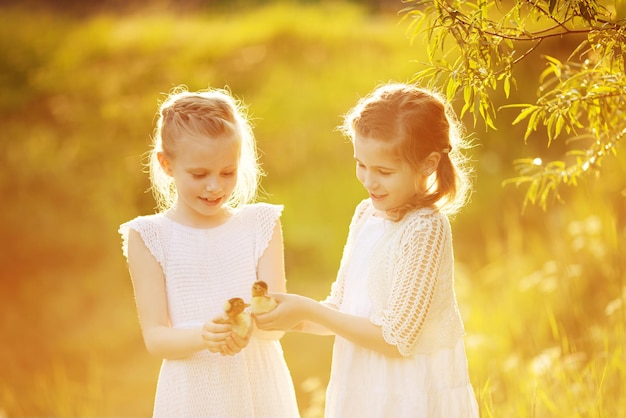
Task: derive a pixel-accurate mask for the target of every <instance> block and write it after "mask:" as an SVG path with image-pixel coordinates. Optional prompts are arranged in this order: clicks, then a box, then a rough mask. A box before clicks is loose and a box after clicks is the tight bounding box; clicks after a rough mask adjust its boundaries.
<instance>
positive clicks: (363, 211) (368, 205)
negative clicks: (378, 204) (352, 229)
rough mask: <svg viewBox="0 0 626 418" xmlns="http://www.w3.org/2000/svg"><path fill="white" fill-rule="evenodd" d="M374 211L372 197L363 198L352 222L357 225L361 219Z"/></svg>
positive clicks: (357, 206) (355, 210)
mask: <svg viewBox="0 0 626 418" xmlns="http://www.w3.org/2000/svg"><path fill="white" fill-rule="evenodd" d="M372 213H374V206H373V205H372V201H371V199H369V198H368V199H363V200H361V201H360V202H359V203H358V204H357V205H356V208H355V209H354V215H352V222H350V224H351V225H355V224H357V223H358V222H359V220H361V219H364V218H365V217H366V216H367V215H371V214H372Z"/></svg>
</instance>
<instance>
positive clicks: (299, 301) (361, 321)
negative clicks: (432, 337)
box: [257, 294, 400, 357]
mask: <svg viewBox="0 0 626 418" xmlns="http://www.w3.org/2000/svg"><path fill="white" fill-rule="evenodd" d="M275 297H276V299H277V300H278V302H279V303H278V306H277V307H276V309H274V310H273V311H272V312H269V313H267V314H264V315H259V316H258V317H257V321H258V323H259V326H260V327H262V328H263V329H283V330H284V329H295V330H301V331H303V332H310V333H316V334H317V333H322V334H326V333H327V332H325V330H327V331H330V332H331V333H333V334H336V335H340V336H341V337H343V338H345V339H347V340H349V341H351V342H353V343H355V344H358V345H360V346H363V347H366V348H369V349H370V350H374V351H378V352H379V353H382V354H384V355H386V356H390V357H400V353H399V352H398V350H397V348H396V347H395V346H394V345H391V344H388V343H387V342H386V341H385V340H384V338H383V335H382V330H381V327H379V326H377V325H374V324H372V323H371V322H370V320H369V319H368V318H364V317H360V316H355V315H350V314H346V313H344V312H341V311H339V310H337V309H334V308H332V307H331V306H329V305H327V304H325V303H320V302H317V301H315V300H313V299H310V298H307V297H304V296H299V295H294V294H280V295H275ZM303 321H307V322H303ZM308 321H310V322H313V323H315V324H317V326H314V325H311V324H310V323H309V322H308ZM301 323H302V324H303V325H302V328H299V325H298V324H301Z"/></svg>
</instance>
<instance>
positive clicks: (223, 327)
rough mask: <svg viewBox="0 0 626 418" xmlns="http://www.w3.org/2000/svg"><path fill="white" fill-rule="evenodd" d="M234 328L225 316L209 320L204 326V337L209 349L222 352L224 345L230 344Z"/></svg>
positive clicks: (213, 351)
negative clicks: (229, 339)
mask: <svg viewBox="0 0 626 418" xmlns="http://www.w3.org/2000/svg"><path fill="white" fill-rule="evenodd" d="M231 333H232V328H231V326H230V324H229V323H228V321H226V319H225V318H224V317H221V316H220V317H216V318H213V319H212V320H210V321H207V322H205V323H204V325H203V326H202V333H201V335H202V339H203V340H204V343H205V344H206V347H207V349H208V350H209V351H210V352H212V353H221V352H222V349H223V347H225V346H227V345H228V341H227V339H228V338H230V335H231Z"/></svg>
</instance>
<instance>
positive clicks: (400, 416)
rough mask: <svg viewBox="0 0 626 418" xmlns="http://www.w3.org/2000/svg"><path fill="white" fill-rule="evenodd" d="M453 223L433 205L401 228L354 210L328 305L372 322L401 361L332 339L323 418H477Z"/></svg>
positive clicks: (365, 206)
mask: <svg viewBox="0 0 626 418" xmlns="http://www.w3.org/2000/svg"><path fill="white" fill-rule="evenodd" d="M452 265H453V254H452V236H451V232H450V225H449V223H448V219H447V217H446V216H445V215H443V214H441V213H439V212H437V211H434V210H430V209H422V210H418V211H415V212H413V213H410V214H408V215H407V216H406V217H405V218H404V219H403V220H402V221H400V222H398V223H396V222H392V221H390V220H385V219H382V218H377V217H375V216H374V208H373V207H372V205H371V202H370V201H369V200H366V201H363V202H362V203H361V204H360V205H359V206H358V207H357V210H356V213H355V216H354V218H353V221H352V224H351V226H350V233H349V236H348V241H347V243H346V247H345V249H344V256H343V258H342V262H341V267H340V270H339V274H338V277H337V280H336V281H335V283H334V284H333V288H332V292H331V295H330V296H329V298H328V299H327V300H326V302H327V303H330V304H331V305H334V306H335V307H337V308H338V309H340V310H341V311H343V312H346V313H350V314H353V315H358V316H362V317H368V318H370V321H371V322H372V323H374V324H376V325H380V326H381V327H382V329H383V336H384V338H385V340H386V341H387V342H388V343H390V344H394V345H396V346H397V347H398V350H399V351H400V353H401V354H402V355H403V357H402V358H391V357H387V356H384V355H383V354H380V353H378V352H376V351H373V350H369V349H366V348H363V347H361V346H358V345H355V344H353V343H351V342H350V341H347V340H345V339H344V338H341V337H338V336H337V337H336V339H335V345H334V348H333V363H332V369H331V376H330V382H329V385H328V390H327V396H326V414H325V417H326V418H345V417H360V418H368V417H372V418H374V417H380V418H386V417H394V418H478V406H477V403H476V399H475V396H474V392H473V389H472V386H471V384H470V380H469V376H468V369H467V359H466V355H465V348H464V344H463V334H464V330H463V324H462V322H461V318H460V315H459V311H458V308H457V303H456V299H455V295H454V289H453V266H452Z"/></svg>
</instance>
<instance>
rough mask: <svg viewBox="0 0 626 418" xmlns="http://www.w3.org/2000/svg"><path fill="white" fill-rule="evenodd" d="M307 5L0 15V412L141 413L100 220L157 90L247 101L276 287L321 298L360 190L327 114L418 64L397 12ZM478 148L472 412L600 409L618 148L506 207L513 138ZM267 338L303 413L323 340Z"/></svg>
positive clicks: (472, 247) (622, 223) (469, 329)
mask: <svg viewBox="0 0 626 418" xmlns="http://www.w3.org/2000/svg"><path fill="white" fill-rule="evenodd" d="M319 3H320V4H316V5H314V6H307V7H304V6H302V5H301V4H300V5H298V6H293V5H286V4H285V2H282V3H281V4H268V5H266V6H265V7H258V8H250V9H246V10H237V11H236V13H233V14H228V13H223V12H212V13H193V14H187V15H186V14H180V13H172V12H171V10H169V9H167V10H165V11H158V10H154V9H148V10H145V11H143V12H142V13H137V14H132V13H131V14H126V13H114V14H113V13H112V14H107V13H102V14H95V15H88V16H81V17H80V18H76V17H72V16H71V15H67V14H63V13H60V14H42V13H38V12H36V11H34V10H30V9H29V10H19V9H18V10H10V9H9V10H4V9H3V10H1V13H0V23H2V24H0V45H2V47H3V53H2V54H0V69H1V70H2V71H0V73H2V75H0V85H1V87H2V91H3V96H2V99H0V109H1V110H2V112H0V125H1V126H2V128H3V129H2V133H1V134H0V163H1V164H2V167H3V170H2V171H1V172H0V193H1V194H2V198H3V202H4V204H3V205H2V207H1V208H0V228H1V230H2V232H3V238H4V243H5V247H4V249H3V251H2V252H1V253H0V264H1V265H2V267H3V268H2V270H1V273H0V305H1V306H2V315H1V316H0V333H1V335H2V336H3V337H6V338H4V339H3V343H2V344H0V370H2V373H0V416H72V417H76V416H149V415H150V413H151V408H152V402H153V396H154V390H155V382H156V380H157V376H158V372H159V363H160V361H159V360H158V359H155V358H152V357H150V356H149V355H148V353H147V352H146V350H145V347H144V345H143V341H142V338H141V333H140V330H139V323H138V320H137V313H136V308H135V306H134V301H133V291H132V286H131V283H130V280H129V278H128V271H127V268H126V265H125V263H124V259H123V256H122V254H121V251H120V239H119V235H118V234H117V228H118V225H119V224H120V223H122V222H124V221H126V220H128V219H130V218H132V217H135V216H137V215H142V214H148V213H151V212H152V211H153V210H154V200H153V198H152V197H151V196H150V194H149V193H145V191H146V189H147V186H148V185H147V176H146V174H145V173H143V172H142V166H141V161H142V160H141V155H142V153H144V152H145V151H146V150H147V148H148V144H149V137H150V134H151V132H152V129H153V123H154V114H155V111H156V105H157V102H158V100H159V99H160V98H161V97H162V92H167V91H168V90H169V89H171V88H172V87H173V86H175V85H178V84H181V83H183V84H187V85H188V86H189V87H190V88H191V89H198V88H204V87H206V86H207V85H208V84H209V85H211V86H215V87H223V86H224V85H229V86H230V88H231V89H232V91H233V92H234V93H235V94H236V95H237V96H238V97H240V98H241V99H242V100H244V101H245V102H246V103H247V104H248V105H249V109H250V112H251V114H252V116H253V118H254V122H255V134H256V137H257V140H258V143H259V149H260V150H261V154H262V155H261V161H262V163H263V168H264V169H265V171H267V173H268V175H267V177H265V178H264V179H263V187H264V189H265V190H266V192H267V193H266V194H265V195H263V196H262V199H263V200H265V201H269V202H272V203H280V204H284V205H285V210H284V215H283V217H282V221H283V230H284V237H285V260H286V272H287V277H288V279H289V280H288V288H289V290H290V291H292V292H296V293H301V294H304V295H308V296H311V297H314V298H317V299H322V298H324V297H325V296H326V294H327V292H328V290H329V287H330V284H331V282H332V280H333V278H334V275H335V274H336V271H337V266H338V262H339V259H340V257H341V251H342V248H343V244H344V240H345V237H346V234H347V227H348V222H349V220H350V216H351V215H352V211H353V210H354V206H355V204H356V203H357V202H358V201H359V200H360V199H362V198H363V197H365V193H364V191H363V190H362V187H360V185H359V184H358V182H357V181H356V179H355V178H354V172H353V171H354V160H353V157H352V150H351V146H350V144H349V143H347V142H346V140H345V138H343V137H342V136H341V135H340V133H339V132H336V130H335V128H336V126H337V125H338V124H339V123H340V121H341V115H342V114H343V112H345V111H346V110H347V109H349V108H350V107H351V106H352V105H353V104H354V102H355V101H356V99H357V98H358V97H359V96H362V95H364V94H365V93H367V92H368V91H370V90H371V89H372V87H373V86H375V85H377V84H379V83H380V82H384V81H387V80H392V79H393V80H404V79H407V78H410V77H411V76H412V75H413V74H414V73H415V70H416V67H415V64H414V63H413V62H411V60H412V59H415V58H416V57H417V58H418V59H420V60H426V59H427V56H426V54H425V52H426V51H424V53H421V52H418V54H417V55H416V52H415V50H414V49H413V48H412V47H411V46H410V45H409V42H407V39H406V36H405V32H404V29H403V28H402V27H400V26H399V25H397V23H398V22H397V20H398V17H397V15H372V14H371V13H370V12H369V11H368V10H365V9H362V8H359V7H355V6H354V4H348V5H346V4H343V3H339V2H319ZM321 3H323V4H321ZM398 7H400V5H398ZM42 33H45V36H42V35H41V34H42ZM558 51H559V48H558V47H555V48H553V49H552V50H551V52H552V55H553V56H555V57H558V56H559V52H558ZM528 60H529V66H530V67H536V66H537V65H538V62H539V60H538V59H537V58H536V57H532V56H529V57H528ZM516 78H517V80H518V83H519V84H520V85H524V84H525V83H527V82H528V80H530V76H527V75H526V74H524V73H521V74H519V75H518V76H517V77H516ZM513 94H514V91H513V90H512V91H511V95H513ZM500 102H501V100H500V98H498V97H496V96H494V107H495V108H497V107H498V106H499V104H500ZM467 114H468V116H471V113H469V112H468V113H467ZM466 119H467V117H466ZM469 122H470V124H471V120H469ZM520 128H521V127H520V126H519V124H518V125H516V126H513V127H507V129H506V130H505V133H506V134H508V135H512V134H513V132H518V131H519V132H520V135H523V134H524V130H522V129H520ZM529 142H530V141H529ZM480 143H481V146H477V147H476V148H475V149H474V150H473V151H474V155H473V158H474V159H475V162H476V173H477V182H476V192H475V193H474V195H473V200H472V202H471V203H470V204H469V205H468V206H467V207H466V208H465V209H464V210H463V211H462V212H461V213H460V214H459V215H458V216H457V217H456V218H455V219H454V223H453V228H454V234H455V241H454V244H455V257H456V263H455V271H456V273H457V275H456V289H457V295H458V299H459V302H460V304H461V306H460V308H461V311H462V314H463V318H464V321H465V326H466V333H467V339H466V344H467V352H468V360H469V367H470V377H471V379H472V383H473V385H474V387H475V389H476V392H477V394H478V397H479V403H480V408H481V416H483V417H490V416H493V417H509V416H512V417H516V416H522V417H535V418H543V417H554V416H563V417H568V418H569V417H589V416H598V417H612V416H619V413H620V411H624V410H626V398H624V397H623V396H622V392H623V387H624V382H626V369H625V367H624V364H626V353H625V351H624V349H623V347H624V344H623V342H624V335H625V334H626V329H625V324H626V320H625V319H624V318H625V317H626V309H625V302H626V294H625V293H624V285H625V284H626V260H625V259H624V257H623V254H624V253H625V251H626V248H624V242H625V241H626V239H625V238H626V218H625V216H626V205H625V202H624V199H623V198H622V197H619V196H616V193H615V190H616V189H618V190H619V189H623V188H624V184H625V183H624V181H625V179H626V175H625V174H624V173H626V158H625V157H626V155H624V154H619V155H617V158H611V159H607V160H606V161H605V163H604V165H603V167H605V168H606V170H607V173H606V175H605V177H604V181H603V182H597V183H594V184H593V186H594V187H593V188H592V189H591V191H590V189H586V188H576V189H572V190H571V194H570V195H568V196H567V197H568V201H569V202H572V204H571V205H560V206H558V207H556V208H555V209H554V210H553V211H550V212H549V213H548V214H545V213H542V212H541V211H540V210H539V209H538V208H535V207H533V206H529V207H528V210H527V211H526V212H525V213H524V216H521V215H520V213H519V207H518V206H519V204H518V202H519V193H518V192H519V191H518V190H517V189H515V188H505V189H503V188H502V187H501V179H502V178H503V177H506V176H508V175H509V172H508V171H507V170H506V168H504V167H505V165H504V164H503V163H502V161H508V160H510V159H511V158H513V155H517V154H518V153H520V152H522V150H523V149H525V148H527V147H530V146H532V143H529V145H524V144H523V143H522V141H510V142H509V143H504V141H502V140H501V138H499V137H498V135H496V132H494V131H493V130H489V131H487V132H485V133H484V134H483V135H481V138H480ZM554 144H556V145H558V144H559V141H555V143H554ZM553 147H554V145H553ZM557 148H558V147H557ZM581 220H582V221H581ZM282 344H283V347H284V352H285V357H286V359H287V363H288V365H289V367H290V371H291V374H292V376H293V378H294V382H295V384H296V390H297V395H298V400H299V403H300V408H301V411H302V413H303V416H304V417H319V416H322V411H323V408H322V407H323V403H324V389H325V385H326V382H327V379H328V374H329V370H330V355H331V348H332V339H330V338H325V337H318V336H304V335H300V334H296V333H294V334H291V333H289V334H287V335H286V336H285V337H284V338H283V340H282ZM555 407H556V409H559V412H558V413H554V412H553V411H554V410H555ZM593 408H595V409H593ZM592 409H593V410H594V411H597V413H595V415H594V412H590V411H592ZM559 413H560V415H558V414H559Z"/></svg>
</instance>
